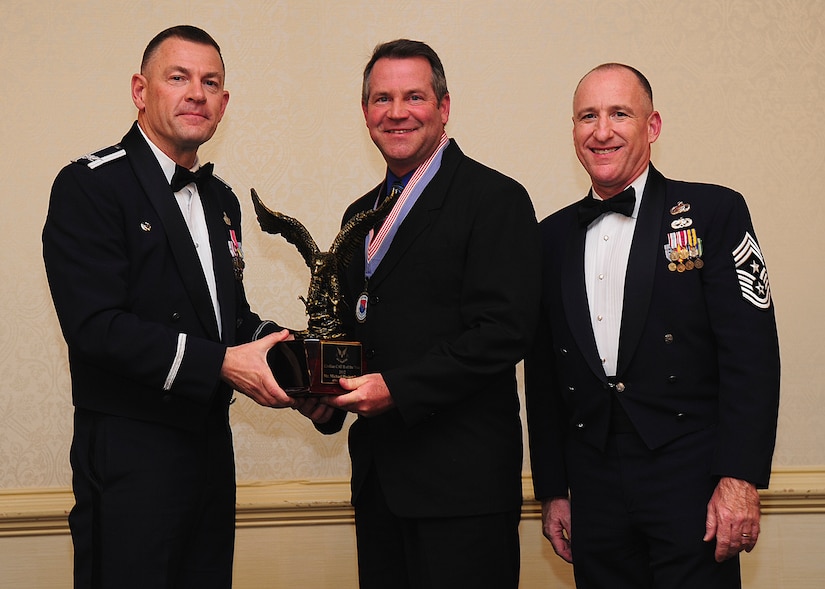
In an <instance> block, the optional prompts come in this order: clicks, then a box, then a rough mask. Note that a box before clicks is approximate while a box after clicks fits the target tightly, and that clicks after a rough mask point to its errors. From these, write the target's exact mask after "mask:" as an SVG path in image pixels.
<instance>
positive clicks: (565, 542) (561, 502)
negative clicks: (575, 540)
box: [541, 497, 573, 563]
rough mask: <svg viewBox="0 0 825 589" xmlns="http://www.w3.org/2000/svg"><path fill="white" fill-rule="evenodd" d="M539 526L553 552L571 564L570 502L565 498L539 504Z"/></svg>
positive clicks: (548, 500) (547, 500) (546, 500)
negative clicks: (540, 525)
mask: <svg viewBox="0 0 825 589" xmlns="http://www.w3.org/2000/svg"><path fill="white" fill-rule="evenodd" d="M541 524H542V533H543V534H544V537H545V538H547V539H548V540H550V544H552V545H553V550H554V551H555V552H556V554H558V555H559V556H560V557H562V558H563V559H564V560H566V561H567V562H571V563H572V562H573V551H572V549H571V548H570V501H569V500H568V499H567V498H566V497H556V498H554V499H545V500H543V501H542V502H541Z"/></svg>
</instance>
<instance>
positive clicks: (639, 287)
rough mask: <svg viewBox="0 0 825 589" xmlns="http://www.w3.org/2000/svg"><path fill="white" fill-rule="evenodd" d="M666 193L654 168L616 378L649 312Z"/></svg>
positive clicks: (637, 236) (631, 265) (634, 253)
mask: <svg viewBox="0 0 825 589" xmlns="http://www.w3.org/2000/svg"><path fill="white" fill-rule="evenodd" d="M665 192H666V188H665V179H664V177H663V176H662V175H661V174H660V173H659V172H658V171H657V170H656V168H654V167H653V165H652V164H651V166H650V172H649V175H648V178H647V185H646V186H645V192H644V196H643V197H642V204H641V206H640V207H639V218H638V219H637V220H636V230H635V231H634V233H633V243H632V244H631V246H630V258H629V259H628V261H627V274H626V277H625V287H624V307H623V309H622V326H621V330H620V333H619V359H618V366H617V374H622V372H623V371H624V370H625V369H626V368H627V367H628V365H629V364H630V360H631V359H632V358H633V353H634V351H635V350H636V346H637V345H638V344H639V338H641V336H642V330H643V329H644V323H645V318H646V317H647V312H648V309H649V308H650V301H651V297H652V296H653V281H654V276H655V274H656V268H657V267H658V266H659V264H660V263H661V262H660V258H659V256H661V255H662V254H661V253H660V252H662V246H663V244H661V243H659V241H660V235H661V230H662V219H663V218H664V206H665Z"/></svg>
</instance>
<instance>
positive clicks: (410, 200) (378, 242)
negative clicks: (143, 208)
mask: <svg viewBox="0 0 825 589" xmlns="http://www.w3.org/2000/svg"><path fill="white" fill-rule="evenodd" d="M449 142H450V140H449V139H448V138H447V134H446V133H444V134H442V135H441V139H440V140H439V142H438V146H437V147H436V149H435V151H434V152H433V153H432V155H431V156H430V157H429V158H427V160H426V161H424V162H423V163H422V164H421V165H420V166H418V168H417V169H416V170H415V173H414V174H413V175H412V177H411V178H410V181H409V182H407V185H406V186H405V187H404V190H403V191H402V192H401V196H399V197H398V201H397V202H396V203H395V205H393V207H392V210H391V211H390V214H389V215H387V219H386V221H384V224H383V225H382V226H381V229H380V230H379V231H378V234H377V235H373V234H374V230H371V231H370V233H369V235H368V236H367V239H366V245H365V250H366V265H365V270H366V275H367V278H369V277H370V276H372V273H373V272H375V269H376V268H377V267H378V264H380V263H381V260H382V259H383V257H384V254H385V253H386V251H387V249H389V247H390V244H391V243H392V240H393V238H394V237H395V233H396V231H397V230H398V226H399V225H401V223H402V222H403V221H404V218H405V217H406V216H407V213H409V211H410V209H411V208H412V206H413V205H414V204H415V202H416V201H417V200H418V197H419V196H420V195H421V193H422V192H423V191H424V188H426V186H427V184H429V181H430V180H432V177H433V176H435V173H436V172H437V171H438V170H439V168H440V167H441V154H442V153H443V151H444V148H445V147H446V146H447V144H448V143H449ZM422 180H423V183H422V182H421V181H422ZM416 188H418V189H417V190H416ZM381 198H382V197H380V196H379V199H378V200H379V202H380V200H381ZM377 205H378V202H376V206H377Z"/></svg>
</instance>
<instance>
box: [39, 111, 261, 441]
mask: <svg viewBox="0 0 825 589" xmlns="http://www.w3.org/2000/svg"><path fill="white" fill-rule="evenodd" d="M199 192H200V195H201V200H202V202H203V205H204V213H205V216H206V221H207V226H208V229H209V239H210V245H211V249H212V258H213V265H214V272H215V279H216V282H217V293H218V299H219V303H220V308H221V315H222V317H221V318H222V326H223V337H222V338H221V337H219V335H218V325H217V322H216V320H215V314H214V311H213V305H212V301H211V298H210V295H209V291H208V287H207V285H206V279H205V277H204V274H203V270H202V268H201V265H200V262H199V260H198V256H197V253H196V251H195V246H194V244H193V242H192V238H191V236H190V234H189V230H188V229H187V227H186V224H185V222H184V220H183V216H182V215H181V212H180V209H179V207H178V205H177V202H176V201H175V197H174V194H173V193H172V189H171V188H170V187H169V184H168V182H167V181H166V177H165V176H164V174H163V171H162V169H161V167H160V164H159V163H158V161H157V159H156V158H155V156H154V154H153V153H152V151H151V149H150V148H149V145H148V144H147V143H146V141H145V140H144V139H143V136H142V135H141V133H140V130H139V129H138V127H137V123H135V124H134V125H133V127H132V129H131V130H130V131H129V133H127V134H126V136H125V137H124V138H123V140H122V141H121V143H120V144H118V145H115V146H113V147H111V148H108V149H105V150H101V151H100V152H97V153H96V154H92V155H90V156H86V157H84V158H81V159H79V160H77V161H75V162H73V163H71V164H69V165H68V166H66V167H65V168H63V170H61V172H60V173H59V175H58V176H57V178H56V180H55V182H54V186H53V188H52V193H51V200H50V204H49V213H48V217H47V219H46V224H45V227H44V229H43V257H44V261H45V264H46V272H47V275H48V278H49V286H50V288H51V291H52V298H53V300H54V305H55V309H56V310H57V315H58V318H59V320H60V325H61V328H62V330H63V335H64V337H65V338H66V342H67V344H68V349H69V363H70V368H71V375H72V394H73V400H74V404H75V405H76V406H77V407H81V408H85V409H90V410H94V411H99V412H103V413H109V414H113V415H119V416H123V417H130V418H134V419H141V420H146V421H152V422H158V423H164V424H168V425H174V426H178V427H183V428H189V429H194V428H198V427H200V425H201V424H202V422H203V419H204V417H205V415H206V413H207V411H208V409H209V407H210V406H211V404H213V403H220V404H224V405H226V404H228V402H229V398H230V395H231V390H230V387H229V386H228V385H226V384H225V383H223V382H222V381H221V380H220V377H219V372H220V368H221V364H222V362H223V357H224V353H225V349H226V346H228V345H232V344H235V343H237V342H244V341H250V340H251V339H252V338H253V334H254V333H255V331H256V330H257V329H258V328H259V327H260V326H261V321H260V319H259V318H258V316H257V315H256V314H254V313H252V312H251V311H250V309H249V305H248V303H247V301H246V297H245V294H244V289H243V283H242V282H241V281H239V280H236V279H235V277H234V273H233V267H232V258H231V255H230V250H229V246H228V243H229V242H230V241H231V237H230V233H229V232H230V230H234V231H235V235H236V236H237V239H238V240H240V239H241V212H240V207H239V205H238V201H237V198H236V197H235V195H234V194H233V193H232V191H231V189H230V188H229V187H228V186H226V185H225V184H224V183H223V182H222V181H220V180H219V179H217V178H214V177H213V178H212V179H211V180H210V181H209V182H208V184H206V185H204V186H202V187H199ZM275 328H276V326H274V325H273V326H272V327H271V328H270V329H268V330H267V331H272V330H274V329H275ZM182 333H183V334H186V336H187V337H186V340H185V348H183V350H182V358H181V354H180V351H181V350H180V349H179V347H180V346H183V345H184V344H183V343H181V342H180V337H179V336H180V334H182ZM176 357H178V358H180V366H179V368H178V371H177V376H176V377H175V378H174V380H173V381H171V382H167V377H168V375H169V374H170V370H171V369H172V365H173V362H174V361H175V358H176Z"/></svg>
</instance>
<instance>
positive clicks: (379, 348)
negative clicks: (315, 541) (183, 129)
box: [310, 39, 539, 589]
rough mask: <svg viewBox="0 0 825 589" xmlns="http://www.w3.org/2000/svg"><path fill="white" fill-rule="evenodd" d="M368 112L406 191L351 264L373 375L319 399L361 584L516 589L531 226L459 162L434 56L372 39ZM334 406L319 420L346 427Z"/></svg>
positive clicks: (533, 259)
mask: <svg viewBox="0 0 825 589" xmlns="http://www.w3.org/2000/svg"><path fill="white" fill-rule="evenodd" d="M362 108H363V112H364V116H365V119H366V123H367V127H368V129H369V131H370V136H371V137H372V139H373V142H374V143H375V144H376V146H377V147H378V149H379V150H380V151H381V153H382V155H383V156H384V159H385V160H386V162H387V175H386V179H385V180H384V181H382V182H381V184H380V185H379V186H377V187H376V188H374V189H373V190H371V191H369V192H368V193H367V194H366V195H364V196H363V197H362V198H360V199H359V200H357V201H356V202H355V203H354V204H352V205H351V206H350V207H349V208H348V209H347V211H346V213H345V215H344V219H345V220H346V219H349V218H350V217H351V216H352V215H354V214H356V213H358V212H359V211H364V210H368V209H371V208H373V207H375V206H376V204H377V203H378V202H379V201H380V200H381V199H383V198H384V197H385V195H386V194H387V193H388V192H389V191H390V190H392V189H393V185H394V184H397V185H398V186H399V189H401V188H403V192H402V193H401V197H400V200H399V201H398V202H397V203H396V205H395V208H394V209H393V211H392V212H391V213H390V214H389V216H388V217H387V219H386V220H385V221H384V222H383V224H382V225H381V227H380V229H379V228H376V229H375V230H374V232H373V235H371V237H369V238H368V243H367V244H365V252H364V254H363V255H360V256H356V258H357V259H356V260H355V261H354V262H353V263H352V264H351V265H350V266H349V267H348V268H347V270H346V272H345V276H344V277H343V291H344V296H345V298H346V303H347V305H348V309H347V311H346V313H345V316H346V320H347V323H348V325H347V327H348V330H349V333H350V334H351V335H352V336H353V337H355V338H356V339H358V340H360V341H361V342H362V343H363V345H364V349H365V352H366V357H367V368H368V372H369V373H368V374H366V375H364V376H362V377H359V378H354V379H351V380H342V385H343V386H344V388H346V389H347V390H349V391H350V392H349V393H346V394H343V395H341V396H338V397H329V398H328V399H327V400H326V403H328V406H324V405H321V406H319V407H318V408H317V411H316V412H310V414H311V416H312V417H313V419H314V420H315V421H316V422H319V421H320V422H324V421H327V420H330V418H331V417H332V411H331V410H330V407H335V408H337V409H339V410H340V409H343V410H345V411H348V412H353V413H357V414H358V416H359V417H358V419H357V421H356V422H355V424H354V425H353V426H352V428H351V429H350V454H351V457H352V471H353V472H352V496H353V504H354V506H355V523H356V532H357V540H358V565H359V577H360V583H361V587H364V588H367V587H380V588H382V589H386V588H387V587H393V588H394V589H400V588H404V587H427V588H434V587H451V588H452V587H490V588H496V589H505V588H508V587H510V588H515V587H517V585H518V576H519V542H518V524H519V518H520V508H521V465H522V442H521V423H520V419H519V402H518V396H517V392H516V376H515V366H516V363H517V362H518V361H519V360H520V359H521V358H522V356H523V355H524V353H525V352H526V350H527V348H528V346H529V341H530V338H531V335H532V333H533V328H534V326H535V320H536V317H537V313H538V287H539V281H538V272H539V258H538V232H537V225H536V220H535V214H534V211H533V207H532V204H531V202H530V199H529V196H528V195H527V192H526V191H525V190H524V188H523V187H522V186H521V185H519V184H518V183H517V182H515V181H514V180H512V179H510V178H508V177H506V176H504V175H502V174H500V173H499V172H496V171H495V170H492V169H490V168H487V167H485V166H483V165H481V164H479V163H478V162H475V161H473V160H472V159H470V158H468V157H467V156H465V155H464V154H463V153H462V151H461V150H460V149H459V147H458V145H457V144H456V142H455V141H454V140H449V139H447V135H446V133H445V131H444V126H445V125H446V123H447V120H448V118H449V114H450V95H449V93H448V92H447V82H446V78H445V76H444V68H443V66H442V64H441V61H440V59H439V58H438V56H437V55H436V53H435V52H434V51H433V50H432V49H431V48H430V47H429V46H427V45H426V44H424V43H421V42H418V41H409V40H404V39H402V40H397V41H392V42H389V43H385V44H383V45H379V46H378V47H377V48H376V50H375V52H374V53H373V56H372V59H371V60H370V61H369V63H368V65H367V66H366V69H365V71H364V85H363V94H362ZM343 417H344V413H343V412H341V411H339V412H338V413H337V415H335V416H334V417H333V418H332V420H331V421H327V423H325V424H324V425H320V426H319V429H322V431H327V432H332V431H337V430H338V429H340V428H341V424H342V422H343Z"/></svg>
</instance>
